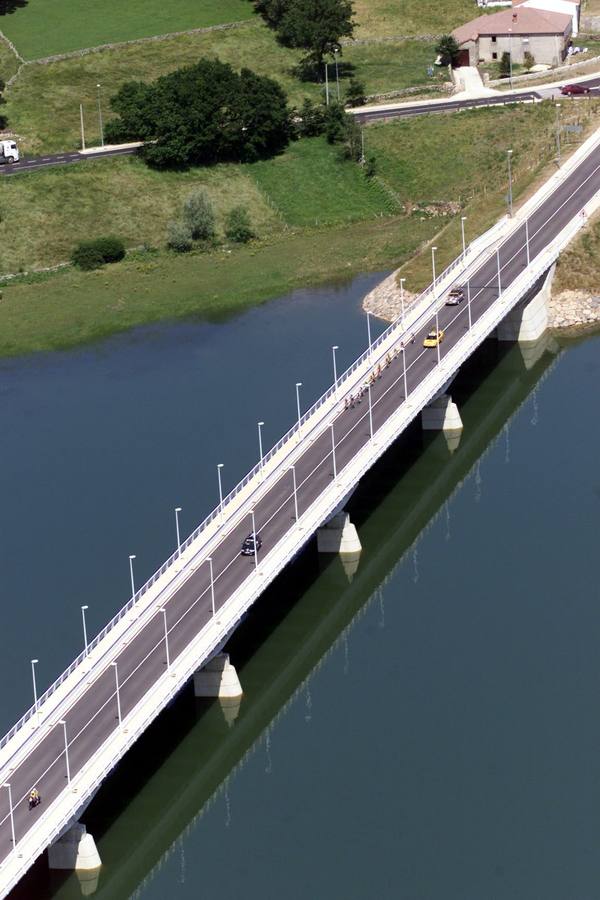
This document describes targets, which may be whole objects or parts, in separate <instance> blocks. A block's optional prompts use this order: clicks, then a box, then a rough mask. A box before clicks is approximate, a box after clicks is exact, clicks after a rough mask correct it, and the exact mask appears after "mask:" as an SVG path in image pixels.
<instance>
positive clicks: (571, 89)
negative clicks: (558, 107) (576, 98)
mask: <svg viewBox="0 0 600 900" xmlns="http://www.w3.org/2000/svg"><path fill="white" fill-rule="evenodd" d="M560 92H561V94H564V95H565V96H566V97H572V96H573V94H589V92H590V89H589V87H586V86H585V84H565V85H563V86H562V87H561V89H560Z"/></svg>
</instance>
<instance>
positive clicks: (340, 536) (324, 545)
mask: <svg viewBox="0 0 600 900" xmlns="http://www.w3.org/2000/svg"><path fill="white" fill-rule="evenodd" d="M317 550H318V551H319V553H339V555H340V558H341V560H342V565H343V566H344V570H345V572H346V575H347V576H348V580H349V581H352V578H353V577H354V574H355V573H356V570H357V568H358V561H359V559H360V554H361V552H362V544H361V542H360V538H359V536H358V532H357V530H356V525H353V524H352V522H351V521H350V516H349V515H348V513H347V512H346V510H344V509H343V510H342V511H341V512H339V513H336V515H334V516H332V518H331V519H330V520H329V522H326V523H325V525H323V526H322V527H321V528H319V529H318V530H317Z"/></svg>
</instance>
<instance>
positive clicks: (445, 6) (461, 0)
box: [354, 0, 478, 39]
mask: <svg viewBox="0 0 600 900" xmlns="http://www.w3.org/2000/svg"><path fill="white" fill-rule="evenodd" d="M354 9H355V13H356V15H355V18H356V21H357V22H358V23H359V27H358V28H357V29H356V37H357V38H361V39H364V38H368V37H389V36H392V37H393V36H395V35H402V36H405V35H413V34H414V35H422V34H431V35H440V34H449V33H450V32H451V31H452V30H453V29H454V28H456V27H457V26H458V25H462V24H464V23H465V22H468V21H469V20H470V19H474V18H475V17H476V16H477V14H478V10H477V7H476V6H475V4H474V2H473V0H443V2H440V0H354Z"/></svg>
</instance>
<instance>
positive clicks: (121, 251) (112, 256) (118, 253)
mask: <svg viewBox="0 0 600 900" xmlns="http://www.w3.org/2000/svg"><path fill="white" fill-rule="evenodd" d="M90 243H91V244H93V245H94V247H96V249H97V250H98V252H99V253H100V254H101V256H102V259H103V260H104V262H105V263H112V262H119V260H121V259H123V258H124V256H125V244H124V243H123V241H122V240H121V238H118V237H111V236H109V237H103V238H96V239H95V240H93V241H90Z"/></svg>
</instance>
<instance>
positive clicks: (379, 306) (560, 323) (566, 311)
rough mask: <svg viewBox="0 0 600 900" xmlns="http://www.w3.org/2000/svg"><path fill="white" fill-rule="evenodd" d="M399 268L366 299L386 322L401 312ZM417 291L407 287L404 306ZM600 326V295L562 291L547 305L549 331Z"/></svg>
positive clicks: (573, 332)
mask: <svg viewBox="0 0 600 900" xmlns="http://www.w3.org/2000/svg"><path fill="white" fill-rule="evenodd" d="M399 272H400V269H396V271H395V272H392V274H391V275H388V276H387V277H386V278H384V279H383V281H381V282H380V283H379V284H378V285H376V286H375V287H374V288H373V290H372V291H369V293H368V294H367V295H366V297H365V298H364V299H363V303H362V307H363V310H364V311H365V312H369V313H371V314H372V315H374V316H377V318H379V319H383V321H385V322H393V321H394V320H395V319H397V318H398V316H399V315H400V314H401V312H402V297H401V294H400V288H399V287H398V285H397V283H396V277H397V275H398V273H399ZM418 296H419V295H418V294H412V293H410V292H409V291H407V290H406V289H405V290H404V309H405V311H406V310H407V309H409V308H410V306H411V304H412V303H413V302H414V301H415V300H416V299H417V297H418ZM598 329H600V294H598V295H597V294H593V293H592V292H591V291H584V290H576V291H572V290H566V291H565V290H563V291H557V292H556V293H554V294H552V296H551V298H550V304H549V307H548V330H549V331H552V332H555V333H558V334H561V335H563V336H565V337H569V336H572V337H577V336H579V335H582V334H590V333H592V332H594V331H596V330H598Z"/></svg>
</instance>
